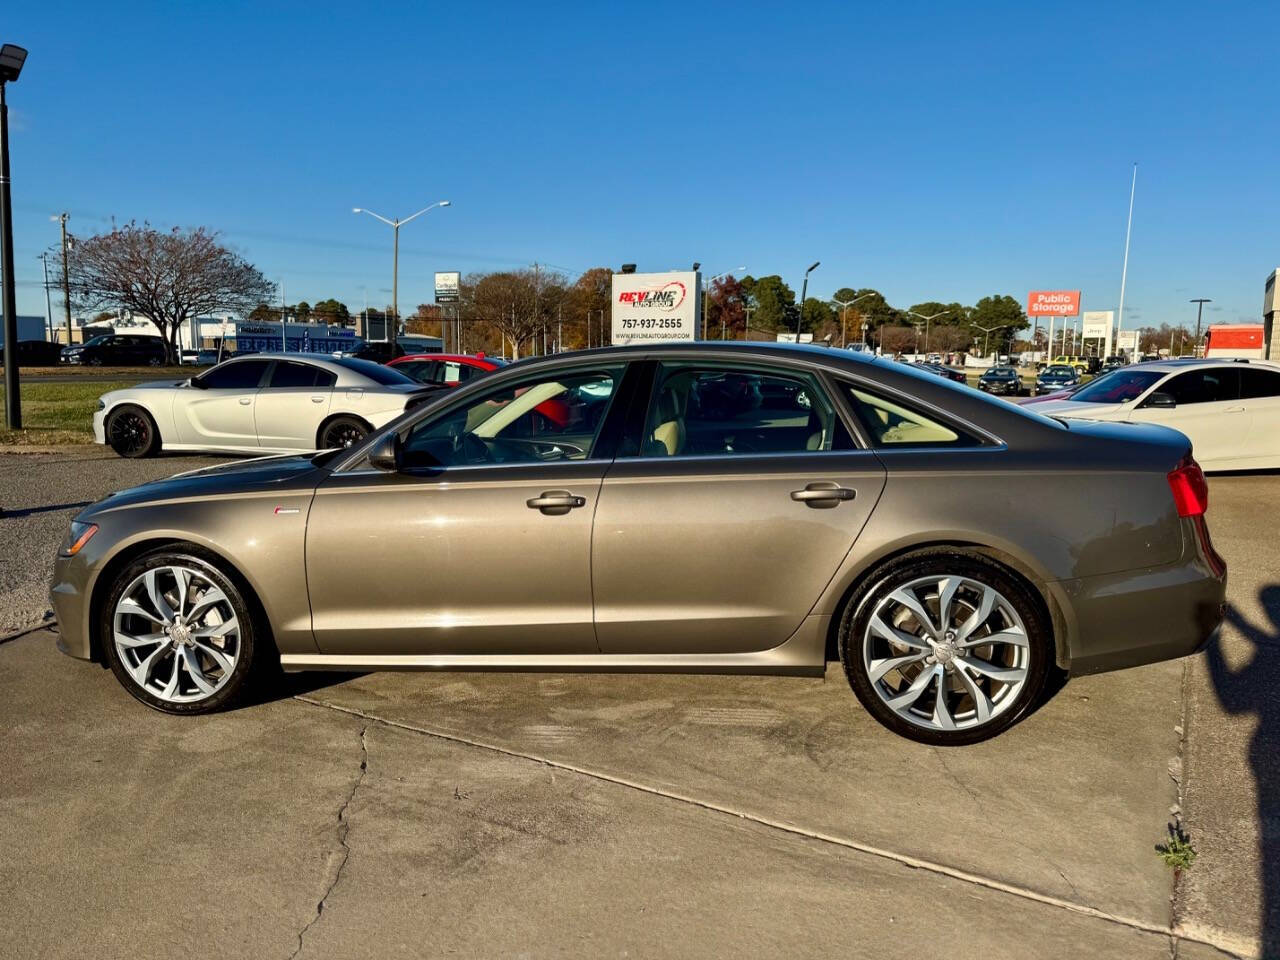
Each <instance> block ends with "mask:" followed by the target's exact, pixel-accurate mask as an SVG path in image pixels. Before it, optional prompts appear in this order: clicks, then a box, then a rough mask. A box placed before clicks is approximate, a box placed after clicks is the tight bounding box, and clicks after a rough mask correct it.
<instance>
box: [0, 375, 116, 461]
mask: <svg viewBox="0 0 1280 960" xmlns="http://www.w3.org/2000/svg"><path fill="white" fill-rule="evenodd" d="M130 386H132V384H128V383H111V384H104V383H24V384H22V385H21V387H20V388H19V389H20V390H21V394H22V426H23V429H21V430H7V429H3V428H0V444H10V445H20V446H55V445H61V444H67V443H92V442H93V415H94V413H95V412H96V411H97V409H98V398H99V397H100V396H102V395H103V394H104V393H107V392H108V391H110V390H123V389H125V388H127V387H130ZM3 413H4V397H3V395H2V394H0V422H3Z"/></svg>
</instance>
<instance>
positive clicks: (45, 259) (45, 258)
mask: <svg viewBox="0 0 1280 960" xmlns="http://www.w3.org/2000/svg"><path fill="white" fill-rule="evenodd" d="M40 263H41V264H43V265H44V315H45V317H46V319H47V321H48V323H49V342H50V343H56V342H57V340H56V339H55V338H54V336H53V301H51V300H50V299H49V254H48V253H42V254H40ZM70 343H71V333H70V331H68V332H67V344H68V346H69V345H70Z"/></svg>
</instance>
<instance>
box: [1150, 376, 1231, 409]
mask: <svg viewBox="0 0 1280 960" xmlns="http://www.w3.org/2000/svg"><path fill="white" fill-rule="evenodd" d="M1159 389H1160V392H1161V393H1167V394H1169V395H1170V396H1171V397H1173V399H1174V402H1176V403H1177V404H1178V406H1183V405H1185V404H1188V403H1220V402H1222V401H1224V400H1238V399H1240V371H1239V369H1237V368H1235V367H1212V368H1210V369H1208V370H1188V371H1187V372H1186V373H1180V374H1178V375H1177V376H1176V377H1174V378H1172V379H1171V380H1168V381H1166V382H1165V383H1164V384H1162V385H1161V386H1160V388H1159Z"/></svg>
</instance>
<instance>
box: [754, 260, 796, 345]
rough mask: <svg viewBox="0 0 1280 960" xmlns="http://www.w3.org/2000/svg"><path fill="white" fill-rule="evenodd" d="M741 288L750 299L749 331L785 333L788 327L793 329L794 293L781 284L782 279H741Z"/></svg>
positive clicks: (774, 276) (775, 277)
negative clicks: (777, 331)
mask: <svg viewBox="0 0 1280 960" xmlns="http://www.w3.org/2000/svg"><path fill="white" fill-rule="evenodd" d="M742 287H743V289H744V290H745V291H746V293H747V296H748V297H749V298H750V301H749V306H750V307H751V329H753V330H765V331H776V330H778V329H779V328H781V329H782V330H783V331H785V330H786V329H787V327H788V325H789V322H790V327H791V329H793V330H794V329H795V317H794V314H792V313H791V311H792V310H794V309H795V306H796V292H795V291H794V290H792V289H791V288H790V287H789V286H787V285H786V283H785V282H783V279H782V277H780V276H778V275H777V274H776V273H775V274H770V275H769V276H767V277H760V278H759V279H758V280H757V279H755V278H754V277H750V276H747V277H743V278H742Z"/></svg>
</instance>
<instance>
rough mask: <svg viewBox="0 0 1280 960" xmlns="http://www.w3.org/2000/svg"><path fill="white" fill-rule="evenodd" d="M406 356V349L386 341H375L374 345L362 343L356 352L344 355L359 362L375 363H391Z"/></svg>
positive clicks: (352, 351)
mask: <svg viewBox="0 0 1280 960" xmlns="http://www.w3.org/2000/svg"><path fill="white" fill-rule="evenodd" d="M404 355H405V349H404V347H402V346H400V344H398V343H388V342H387V341H385V340H375V341H373V342H372V343H362V344H360V345H359V346H358V347H356V348H355V349H354V350H351V351H350V352H348V353H345V354H343V356H347V357H354V358H355V359H357V360H370V361H372V362H373V363H389V362H390V361H392V360H394V359H396V358H397V357H403V356H404Z"/></svg>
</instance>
